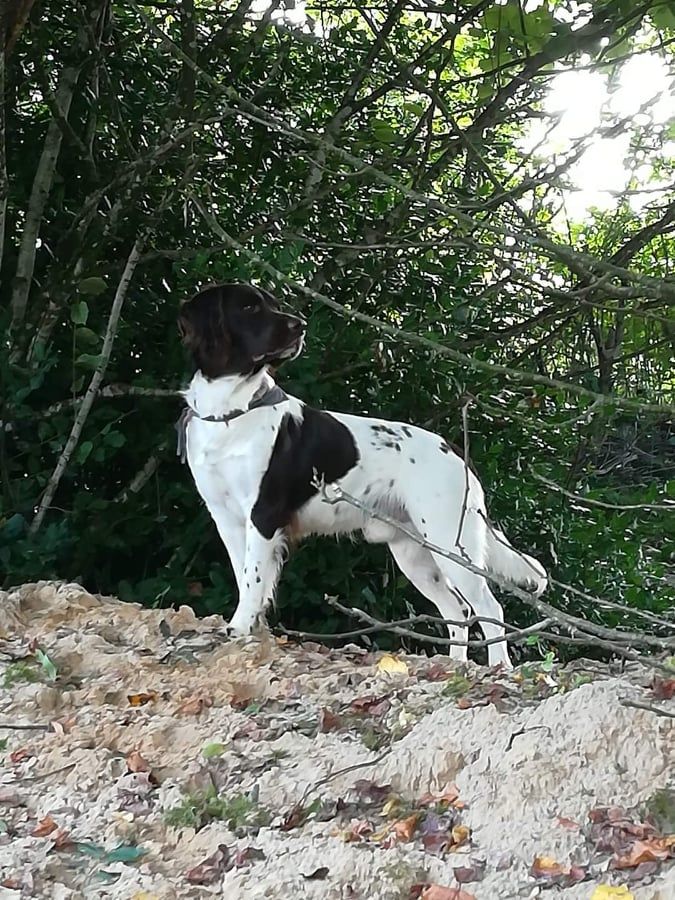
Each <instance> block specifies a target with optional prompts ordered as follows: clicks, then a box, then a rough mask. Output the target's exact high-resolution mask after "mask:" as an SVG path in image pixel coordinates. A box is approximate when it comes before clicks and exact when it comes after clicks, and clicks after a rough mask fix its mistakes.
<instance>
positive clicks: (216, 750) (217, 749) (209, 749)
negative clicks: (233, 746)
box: [202, 742, 227, 759]
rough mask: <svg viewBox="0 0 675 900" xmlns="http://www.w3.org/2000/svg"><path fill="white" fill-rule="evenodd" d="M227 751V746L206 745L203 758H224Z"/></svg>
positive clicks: (203, 748) (217, 744) (203, 749)
mask: <svg viewBox="0 0 675 900" xmlns="http://www.w3.org/2000/svg"><path fill="white" fill-rule="evenodd" d="M226 750H227V745H226V744H219V743H217V742H216V743H213V744H204V746H203V747H202V756H203V757H204V759H213V757H214V756H222V755H223V753H224V752H225V751H226Z"/></svg>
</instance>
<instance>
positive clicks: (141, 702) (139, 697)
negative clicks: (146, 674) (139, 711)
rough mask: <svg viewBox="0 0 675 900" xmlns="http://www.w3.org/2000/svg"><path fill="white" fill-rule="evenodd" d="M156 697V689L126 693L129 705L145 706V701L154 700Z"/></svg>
mask: <svg viewBox="0 0 675 900" xmlns="http://www.w3.org/2000/svg"><path fill="white" fill-rule="evenodd" d="M157 697H158V694H157V691H142V692H141V693H139V694H127V700H128V701H129V705H130V706H145V704H146V703H152V702H154V701H155V700H156V699H157Z"/></svg>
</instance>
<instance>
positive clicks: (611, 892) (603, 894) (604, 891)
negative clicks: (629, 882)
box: [591, 884, 635, 900]
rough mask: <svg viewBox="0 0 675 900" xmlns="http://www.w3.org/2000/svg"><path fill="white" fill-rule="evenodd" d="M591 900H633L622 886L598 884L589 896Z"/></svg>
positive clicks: (631, 895)
mask: <svg viewBox="0 0 675 900" xmlns="http://www.w3.org/2000/svg"><path fill="white" fill-rule="evenodd" d="M591 900H635V898H634V896H633V894H631V892H630V891H629V890H628V888H627V887H626V886H625V885H624V884H618V885H613V884H599V885H598V886H597V887H596V889H595V890H594V891H593V893H592V894H591Z"/></svg>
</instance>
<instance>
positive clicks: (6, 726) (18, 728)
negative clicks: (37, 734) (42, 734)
mask: <svg viewBox="0 0 675 900" xmlns="http://www.w3.org/2000/svg"><path fill="white" fill-rule="evenodd" d="M3 729H4V730H5V731H49V729H50V726H49V725H14V724H13V723H12V722H0V731H2V730H3Z"/></svg>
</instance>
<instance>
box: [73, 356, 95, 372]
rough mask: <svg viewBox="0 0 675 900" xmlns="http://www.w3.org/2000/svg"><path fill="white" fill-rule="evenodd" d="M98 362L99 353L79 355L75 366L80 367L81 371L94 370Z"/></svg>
mask: <svg viewBox="0 0 675 900" xmlns="http://www.w3.org/2000/svg"><path fill="white" fill-rule="evenodd" d="M100 362H101V354H100V353H81V354H80V355H79V356H78V357H77V359H76V360H75V365H76V366H82V368H83V369H96V368H98V365H99V363H100Z"/></svg>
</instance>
